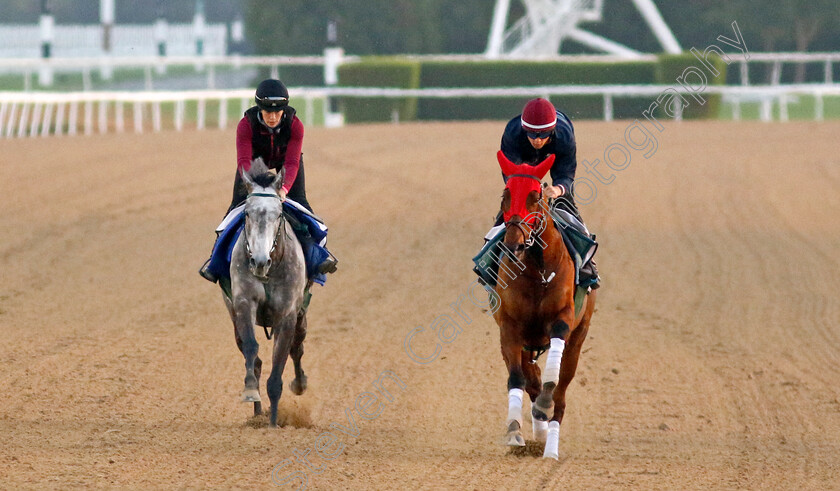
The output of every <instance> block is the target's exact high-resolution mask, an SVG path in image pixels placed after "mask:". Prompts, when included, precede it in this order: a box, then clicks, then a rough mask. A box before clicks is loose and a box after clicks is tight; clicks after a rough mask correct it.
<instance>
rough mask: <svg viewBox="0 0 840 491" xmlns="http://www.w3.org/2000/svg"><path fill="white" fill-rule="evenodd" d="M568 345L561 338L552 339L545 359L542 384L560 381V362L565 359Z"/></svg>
mask: <svg viewBox="0 0 840 491" xmlns="http://www.w3.org/2000/svg"><path fill="white" fill-rule="evenodd" d="M565 346H566V343H565V342H564V341H563V340H562V339H560V338H551V347H550V348H549V349H548V356H547V357H546V359H545V370H543V373H542V383H547V382H554V383H555V384H556V383H557V381H558V380H560V361H561V360H562V359H563V348H564V347H565Z"/></svg>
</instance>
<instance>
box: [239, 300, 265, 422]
mask: <svg viewBox="0 0 840 491" xmlns="http://www.w3.org/2000/svg"><path fill="white" fill-rule="evenodd" d="M255 315H256V314H255V312H254V308H253V306H252V304H251V302H249V301H247V300H242V301H239V302H236V304H235V306H234V313H233V315H232V317H233V325H234V328H235V329H236V340H237V344H238V345H239V349H240V350H241V351H242V355H243V356H244V357H245V388H244V389H242V399H241V401H242V402H254V403H257V402H260V400H261V399H260V390H259V387H260V385H259V378H258V372H259V370H258V369H257V368H256V362H257V358H258V356H257V355H258V353H259V351H260V345H259V344H258V343H257V338H256V337H255V336H254V322H255V318H256V317H255ZM260 366H262V362H260ZM255 414H256V407H255Z"/></svg>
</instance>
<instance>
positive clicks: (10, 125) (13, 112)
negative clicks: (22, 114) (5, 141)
mask: <svg viewBox="0 0 840 491" xmlns="http://www.w3.org/2000/svg"><path fill="white" fill-rule="evenodd" d="M17 108H18V105H17V102H13V103H12V108H11V109H10V110H9V120H8V122H7V123H6V138H11V137H12V135H13V134H14V132H15V118H16V117H17Z"/></svg>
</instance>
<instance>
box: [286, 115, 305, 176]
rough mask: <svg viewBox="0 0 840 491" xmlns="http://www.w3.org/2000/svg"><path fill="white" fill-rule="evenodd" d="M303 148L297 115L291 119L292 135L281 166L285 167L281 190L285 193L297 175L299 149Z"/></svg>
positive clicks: (301, 132) (301, 125) (301, 131)
mask: <svg viewBox="0 0 840 491" xmlns="http://www.w3.org/2000/svg"><path fill="white" fill-rule="evenodd" d="M302 149H303V123H301V121H300V119H298V117H297V116H295V117H294V119H293V120H292V137H291V138H290V139H289V145H288V146H287V147H286V161H285V162H284V163H283V168H284V169H286V177H285V182H284V183H283V190H284V191H286V192H287V193H288V192H289V190H290V189H292V185H293V184H294V183H295V178H296V177H297V173H298V168H300V151H301V150H302Z"/></svg>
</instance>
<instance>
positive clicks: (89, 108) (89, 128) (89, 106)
mask: <svg viewBox="0 0 840 491" xmlns="http://www.w3.org/2000/svg"><path fill="white" fill-rule="evenodd" d="M92 134H93V101H86V102H85V136H90V135H92Z"/></svg>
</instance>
